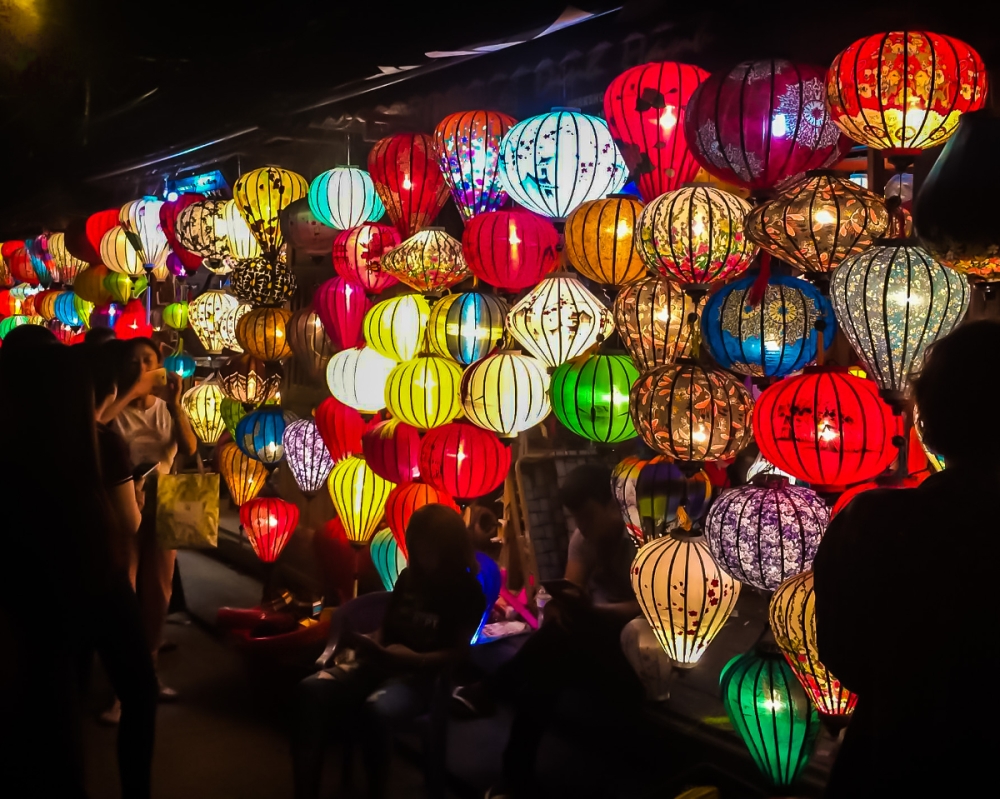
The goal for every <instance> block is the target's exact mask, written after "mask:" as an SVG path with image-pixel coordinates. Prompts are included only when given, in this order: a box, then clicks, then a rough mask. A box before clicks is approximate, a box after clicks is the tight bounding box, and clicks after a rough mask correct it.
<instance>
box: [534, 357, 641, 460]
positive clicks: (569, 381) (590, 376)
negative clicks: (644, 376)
mask: <svg viewBox="0 0 1000 799" xmlns="http://www.w3.org/2000/svg"><path fill="white" fill-rule="evenodd" d="M638 379H639V372H637V371H636V368H635V366H633V365H632V361H631V360H629V358H628V356H627V355H601V354H595V355H590V356H587V357H581V358H577V359H575V360H573V361H567V362H566V363H564V364H562V365H561V366H559V367H557V368H556V370H555V371H554V372H553V373H552V381H551V383H550V385H549V396H550V398H551V402H552V412H553V413H555V415H556V418H557V419H558V420H559V421H560V422H562V423H563V424H564V425H565V426H566V427H568V428H569V429H570V430H572V431H573V432H574V433H576V434H577V435H578V436H581V437H583V438H586V439H588V440H590V441H597V442H598V443H601V444H617V443H620V442H622V441H628V440H629V439H630V438H635V437H636V435H638V434H637V433H636V432H635V427H633V426H632V420H631V418H630V417H629V412H628V397H629V391H630V390H631V388H632V385H633V384H634V383H635V381H636V380H638Z"/></svg>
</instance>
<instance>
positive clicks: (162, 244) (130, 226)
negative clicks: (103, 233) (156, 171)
mask: <svg viewBox="0 0 1000 799" xmlns="http://www.w3.org/2000/svg"><path fill="white" fill-rule="evenodd" d="M162 207H163V201H162V200H157V199H156V198H155V197H143V198H142V199H141V200H133V201H132V202H130V203H126V204H125V205H123V206H122V208H121V211H120V212H119V214H118V222H119V224H120V225H121V226H122V228H123V229H124V230H125V232H126V233H127V234H128V235H129V240H130V241H131V242H132V245H133V246H134V247H135V249H136V251H137V252H138V253H139V256H140V258H141V260H142V266H143V269H145V270H147V271H150V272H151V271H152V270H153V267H154V266H155V265H156V264H157V263H159V262H160V261H162V260H163V259H165V258H166V257H167V248H168V244H167V237H166V235H165V234H164V232H163V227H162V225H161V224H160V209H161V208H162Z"/></svg>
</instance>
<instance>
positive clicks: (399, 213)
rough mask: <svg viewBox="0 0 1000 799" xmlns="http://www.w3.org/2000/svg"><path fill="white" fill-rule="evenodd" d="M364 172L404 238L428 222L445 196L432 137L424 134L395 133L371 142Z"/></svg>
mask: <svg viewBox="0 0 1000 799" xmlns="http://www.w3.org/2000/svg"><path fill="white" fill-rule="evenodd" d="M368 171H369V173H371V177H372V180H373V181H374V182H375V191H377V192H378V196H379V197H380V198H381V199H382V204H383V205H384V206H385V211H386V213H387V214H388V215H389V218H390V219H391V220H392V223H393V224H394V225H395V226H396V230H398V231H399V235H400V236H402V238H404V239H406V238H409V237H410V236H412V235H413V234H414V233H416V232H417V231H418V230H420V229H421V228H425V227H427V226H428V225H429V224H431V223H432V222H433V221H434V217H436V216H437V215H438V213H439V212H440V211H441V208H442V207H443V206H444V204H445V201H446V200H447V199H448V186H447V185H446V184H445V182H444V177H443V176H442V175H441V170H440V169H438V165H437V159H436V157H435V152H434V140H433V139H431V137H430V136H428V135H427V134H425V133H397V134H396V135H394V136H387V137H386V138H384V139H380V140H379V141H377V142H375V146H374V147H372V150H371V152H370V153H369V154H368Z"/></svg>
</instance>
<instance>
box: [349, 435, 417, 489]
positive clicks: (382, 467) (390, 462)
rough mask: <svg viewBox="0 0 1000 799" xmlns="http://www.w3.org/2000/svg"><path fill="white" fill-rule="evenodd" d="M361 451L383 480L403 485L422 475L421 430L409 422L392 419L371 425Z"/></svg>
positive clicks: (363, 438) (362, 442) (363, 440)
mask: <svg viewBox="0 0 1000 799" xmlns="http://www.w3.org/2000/svg"><path fill="white" fill-rule="evenodd" d="M361 452H362V455H363V457H364V459H365V461H366V462H367V463H368V466H369V468H370V469H371V470H372V471H373V472H375V474H377V475H378V476H379V477H381V478H382V479H383V480H388V481H389V482H390V483H395V484H396V485H401V484H402V483H409V482H412V481H414V480H418V479H419V478H420V431H419V430H417V428H415V427H413V426H411V425H408V424H407V423H406V422H401V421H399V419H389V420H388V421H385V422H379V423H378V424H376V425H374V426H372V427H370V428H368V430H366V431H365V433H364V435H363V436H361Z"/></svg>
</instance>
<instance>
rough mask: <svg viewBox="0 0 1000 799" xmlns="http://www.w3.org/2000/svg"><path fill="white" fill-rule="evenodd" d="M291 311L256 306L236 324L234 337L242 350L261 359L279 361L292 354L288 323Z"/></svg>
mask: <svg viewBox="0 0 1000 799" xmlns="http://www.w3.org/2000/svg"><path fill="white" fill-rule="evenodd" d="M291 319H292V312H291V311H286V310H285V309H284V308H257V309H256V310H253V311H250V312H249V313H247V314H245V315H244V316H242V317H241V318H240V320H239V322H237V324H236V339H237V340H238V341H239V342H240V345H241V346H242V347H243V349H244V350H246V351H247V352H249V353H250V354H251V355H253V356H254V357H255V358H260V359H261V360H262V361H280V360H281V359H282V358H287V357H288V356H289V355H291V354H292V349H291V347H290V346H289V343H288V325H289V323H290V321H291Z"/></svg>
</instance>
